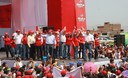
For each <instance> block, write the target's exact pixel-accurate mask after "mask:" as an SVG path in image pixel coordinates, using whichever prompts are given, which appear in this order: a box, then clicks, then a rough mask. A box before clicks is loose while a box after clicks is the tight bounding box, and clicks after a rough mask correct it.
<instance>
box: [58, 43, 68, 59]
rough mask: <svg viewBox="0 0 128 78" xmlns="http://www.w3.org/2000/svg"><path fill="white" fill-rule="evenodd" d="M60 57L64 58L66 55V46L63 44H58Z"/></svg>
mask: <svg viewBox="0 0 128 78" xmlns="http://www.w3.org/2000/svg"><path fill="white" fill-rule="evenodd" d="M60 57H63V58H66V57H67V53H66V45H65V43H64V42H61V43H60Z"/></svg>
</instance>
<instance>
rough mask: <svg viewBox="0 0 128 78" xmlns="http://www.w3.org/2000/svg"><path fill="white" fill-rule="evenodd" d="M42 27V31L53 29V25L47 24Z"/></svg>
mask: <svg viewBox="0 0 128 78" xmlns="http://www.w3.org/2000/svg"><path fill="white" fill-rule="evenodd" d="M42 28H43V32H44V31H48V30H49V29H52V30H54V27H53V26H49V27H42Z"/></svg>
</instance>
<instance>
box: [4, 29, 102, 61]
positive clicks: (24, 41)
mask: <svg viewBox="0 0 128 78" xmlns="http://www.w3.org/2000/svg"><path fill="white" fill-rule="evenodd" d="M3 39H4V43H5V49H6V55H7V58H8V57H9V53H10V55H11V57H12V58H13V57H15V56H21V57H22V59H28V58H30V57H31V58H33V59H34V60H35V59H38V60H42V57H43V56H46V57H47V58H48V57H49V56H52V57H53V58H55V59H71V58H74V59H78V58H83V59H84V60H85V61H87V57H88V58H89V60H90V61H91V59H92V55H93V50H92V48H95V59H97V58H98V49H99V46H100V43H99V40H98V34H95V35H94V36H93V35H92V34H90V31H89V30H87V32H85V30H84V29H83V28H81V29H79V30H77V29H76V28H74V30H73V31H72V32H66V27H64V28H63V29H62V30H61V31H60V30H58V31H53V30H52V29H49V30H48V31H45V32H42V31H41V30H39V31H36V32H34V31H32V30H29V31H28V32H23V33H21V31H20V30H16V32H14V33H13V34H12V36H11V37H10V36H9V35H8V33H7V32H6V33H5V35H4V36H3ZM72 49H73V51H74V54H72Z"/></svg>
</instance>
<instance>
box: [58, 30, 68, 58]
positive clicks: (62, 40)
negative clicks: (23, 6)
mask: <svg viewBox="0 0 128 78" xmlns="http://www.w3.org/2000/svg"><path fill="white" fill-rule="evenodd" d="M65 32H66V27H64V29H63V30H62V31H61V32H60V58H64V59H65V58H67V53H66V45H65V43H66V36H65Z"/></svg>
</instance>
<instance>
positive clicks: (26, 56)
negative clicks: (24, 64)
mask: <svg viewBox="0 0 128 78" xmlns="http://www.w3.org/2000/svg"><path fill="white" fill-rule="evenodd" d="M22 44H23V53H22V58H24V59H29V52H28V49H29V48H28V36H27V32H25V33H24V35H23V38H22Z"/></svg>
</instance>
